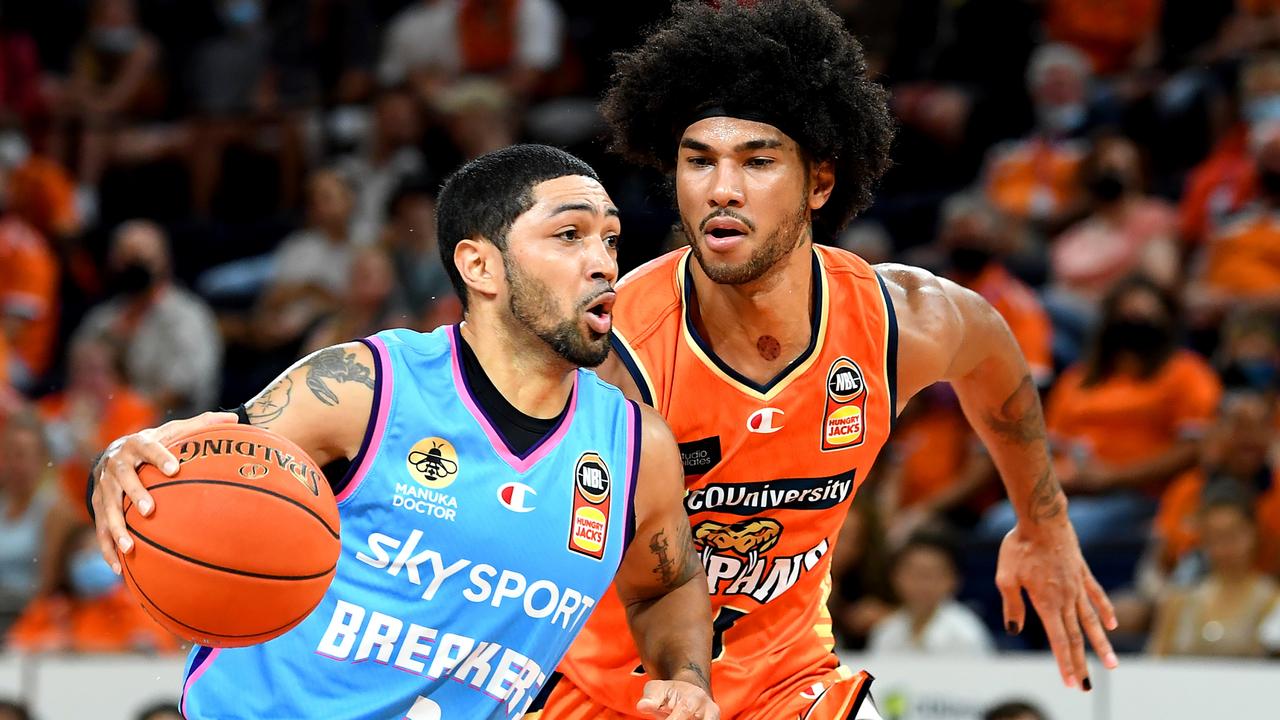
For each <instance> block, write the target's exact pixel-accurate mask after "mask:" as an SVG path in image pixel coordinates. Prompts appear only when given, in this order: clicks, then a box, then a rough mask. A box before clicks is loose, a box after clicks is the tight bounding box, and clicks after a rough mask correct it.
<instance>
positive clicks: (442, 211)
mask: <svg viewBox="0 0 1280 720" xmlns="http://www.w3.org/2000/svg"><path fill="white" fill-rule="evenodd" d="M568 175H585V176H586V177H589V178H591V179H593V180H596V181H597V182H598V181H599V180H600V177H599V176H598V175H596V171H595V170H594V169H592V167H591V166H590V165H588V164H587V163H585V162H583V161H582V160H580V159H578V158H576V157H574V156H573V155H570V154H569V153H567V152H565V151H564V150H560V149H559V148H553V147H550V146H548V145H512V146H510V147H506V148H503V149H501V150H495V151H494V152H491V153H486V154H484V155H481V156H480V157H478V158H476V159H475V160H472V161H471V162H469V163H467V164H466V165H463V166H462V167H461V168H458V170H457V171H456V172H454V173H453V174H452V175H450V176H449V179H448V180H446V181H445V183H444V187H443V188H441V189H440V197H439V198H438V199H437V202H436V236H437V238H438V240H439V243H440V260H441V261H442V262H443V263H444V269H445V270H446V271H447V272H448V273H449V280H450V281H452V282H453V289H454V290H455V291H457V293H458V299H459V300H461V301H462V309H463V310H464V311H465V310H466V309H467V304H468V303H467V285H466V283H464V282H463V281H462V275H461V274H460V273H459V272H458V267H457V266H456V265H454V263H453V252H454V250H456V249H457V247H458V243H459V242H460V241H462V240H465V239H467V238H476V237H483V238H484V239H486V240H488V241H489V242H491V243H493V244H494V245H496V246H498V249H500V250H503V251H504V252H505V251H506V249H507V231H508V230H510V229H511V224H512V223H513V222H515V220H516V218H518V217H520V215H522V214H523V213H525V212H526V211H527V210H528V209H529V208H531V207H533V203H534V198H533V188H534V186H536V185H537V184H538V183H542V182H546V181H547V180H554V179H556V178H559V177H565V176H568Z"/></svg>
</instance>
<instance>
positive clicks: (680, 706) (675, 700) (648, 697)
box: [636, 680, 720, 720]
mask: <svg viewBox="0 0 1280 720" xmlns="http://www.w3.org/2000/svg"><path fill="white" fill-rule="evenodd" d="M636 709H637V710H639V711H640V712H642V713H644V714H645V716H646V717H651V718H663V719H664V720H720V708H719V706H717V705H716V703H715V701H714V700H712V699H711V696H710V695H708V694H707V691H706V690H703V689H702V688H700V687H698V686H697V685H694V684H693V683H687V682H682V681H680V680H650V681H649V682H647V683H645V685H644V697H642V698H640V702H638V703H636Z"/></svg>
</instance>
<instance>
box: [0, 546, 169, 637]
mask: <svg viewBox="0 0 1280 720" xmlns="http://www.w3.org/2000/svg"><path fill="white" fill-rule="evenodd" d="M56 563H57V564H58V567H59V568H60V570H59V578H58V581H57V583H56V584H55V587H54V589H53V592H51V593H49V594H46V595H42V596H40V597H37V598H35V599H34V600H32V601H31V604H30V605H28V606H27V608H26V609H25V610H24V611H23V613H22V615H21V616H20V617H19V618H18V621H17V622H16V623H14V625H13V627H11V628H10V629H9V633H8V637H7V645H8V648H9V649H11V650H20V651H24V652H52V651H72V652H93V653H110V652H136V651H150V652H172V651H176V650H177V649H178V646H179V642H178V638H177V637H175V636H174V635H173V634H171V633H169V632H168V631H167V630H165V629H164V628H162V627H160V626H159V625H157V624H156V623H155V621H154V620H152V619H151V617H150V616H149V615H147V613H146V611H145V610H143V609H142V607H141V606H140V605H138V603H137V601H136V600H134V599H133V596H132V595H131V594H130V593H129V590H128V588H126V587H125V584H124V580H123V579H122V578H121V577H120V576H119V575H116V574H115V573H114V572H112V571H111V566H109V565H107V563H106V562H105V561H103V559H102V553H100V552H99V551H98V549H97V545H96V541H95V535H94V532H93V526H92V525H82V526H78V527H76V529H74V530H73V531H71V532H70V533H69V535H68V537H67V538H66V539H65V541H64V542H63V547H62V552H61V553H60V554H59V557H58V558H57V560H56Z"/></svg>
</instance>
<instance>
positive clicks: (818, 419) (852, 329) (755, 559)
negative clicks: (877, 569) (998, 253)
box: [560, 246, 897, 718]
mask: <svg viewBox="0 0 1280 720" xmlns="http://www.w3.org/2000/svg"><path fill="white" fill-rule="evenodd" d="M691 262H696V260H694V259H692V258H691V255H690V253H689V251H688V250H687V249H686V250H680V251H676V252H674V253H670V254H667V255H665V256H663V257H660V258H658V259H656V260H653V261H652V262H650V263H648V264H646V265H644V266H642V267H640V268H638V269H637V270H635V271H634V272H633V273H631V274H630V275H628V276H627V277H626V278H624V279H623V281H622V282H620V283H619V286H618V301H617V304H616V305H615V306H614V318H613V320H614V332H615V340H614V347H615V349H616V350H617V352H618V354H619V355H620V356H621V358H622V360H623V362H624V364H625V365H627V367H628V369H629V370H630V371H631V374H632V376H633V377H634V378H635V379H636V382H637V384H638V385H639V386H640V388H641V393H642V394H643V395H644V396H645V400H646V401H648V402H649V404H651V405H653V406H654V407H655V408H656V409H657V410H658V411H659V412H661V413H662V415H663V416H664V417H665V418H666V419H667V422H668V423H669V424H670V425H671V429H672V430H673V431H674V432H675V436H676V439H677V440H678V441H679V443H680V452H681V456H682V460H683V461H684V468H685V487H686V493H685V500H684V503H685V510H686V511H687V512H688V514H689V519H690V522H691V524H692V526H693V534H694V539H695V542H696V545H697V549H698V551H699V552H700V553H701V557H702V562H703V565H704V567H705V568H706V572H707V582H708V586H709V588H710V591H711V600H712V611H713V613H714V618H715V636H714V642H713V648H712V655H713V662H712V684H713V689H714V691H715V695H716V700H717V701H718V702H719V703H720V705H721V708H722V711H723V713H724V717H726V718H732V717H734V716H735V715H737V714H739V713H740V712H743V711H747V710H749V709H750V708H752V707H754V706H756V705H758V704H763V703H767V702H769V701H770V700H771V699H772V698H773V697H774V696H775V695H777V694H779V693H781V692H784V691H785V692H788V693H790V692H794V691H795V682H796V681H797V680H802V679H805V678H810V677H816V676H817V675H819V674H821V673H823V672H828V673H829V672H830V671H831V670H832V669H835V668H836V667H837V665H838V664H839V662H838V660H837V659H836V657H835V655H834V654H833V653H832V649H833V646H834V639H833V637H832V632H831V618H830V616H829V615H828V613H827V609H826V600H827V595H828V592H829V590H830V586H831V580H830V568H831V552H832V549H833V548H834V547H835V544H836V537H837V536H838V535H839V532H840V527H841V525H842V524H843V523H844V519H845V515H846V514H847V512H848V509H849V504H850V501H851V500H852V498H853V495H854V493H855V492H856V491H857V488H858V486H859V485H860V484H861V482H862V481H863V479H864V478H865V477H866V475H867V472H868V471H869V470H870V468H871V464H872V462H874V460H875V458H876V454H877V453H878V452H879V451H880V448H881V446H882V445H883V444H884V442H885V440H886V438H887V437H888V435H889V429H890V425H891V422H892V419H893V417H894V407H895V387H894V383H895V364H896V358H897V325H896V321H895V319H894V313H893V307H892V304H891V301H890V300H889V297H888V292H887V290H886V289H885V287H884V285H883V284H882V283H881V281H880V279H879V277H878V276H877V275H876V273H875V271H874V270H873V269H872V268H871V266H870V265H868V264H867V263H866V262H865V261H863V260H862V259H861V258H859V257H857V256H856V255H853V254H851V253H847V252H844V251H842V250H836V249H832V248H828V247H823V246H815V251H814V259H813V268H814V275H813V277H814V284H813V312H812V313H811V316H812V322H813V334H812V340H811V342H810V346H809V348H808V349H807V350H806V351H805V352H804V354H803V355H801V356H800V357H799V358H797V359H796V360H795V361H794V362H792V363H791V364H790V365H789V366H788V367H787V368H785V369H784V370H783V371H782V373H781V374H780V375H778V376H777V377H776V378H774V379H773V381H771V382H769V383H768V384H766V385H758V384H756V383H754V382H752V381H750V380H748V379H746V378H744V377H742V376H740V375H738V374H737V373H736V372H734V370H733V369H732V368H730V367H728V366H727V365H726V364H724V363H723V362H721V361H720V360H719V359H718V358H717V357H716V356H715V355H714V353H713V352H712V351H711V349H710V345H709V344H707V343H706V342H704V341H703V340H702V339H701V338H700V337H699V336H698V335H697V330H696V329H695V328H694V327H693V326H692V324H691V323H690V321H689V318H688V315H687V306H688V303H687V299H688V293H690V292H691V291H692V280H691V276H690V271H689V267H688V266H689V263H691ZM638 541H639V542H643V539H639V540H638ZM639 665H640V659H639V655H638V653H637V651H636V649H635V646H634V644H633V643H632V641H631V639H630V634H629V633H628V630H627V626H626V617H625V614H624V611H623V609H622V606H621V604H620V602H619V601H618V598H617V594H616V593H614V592H610V593H609V594H608V595H607V596H606V597H605V598H604V600H603V601H602V602H601V604H600V605H599V606H597V608H596V610H595V612H594V614H593V615H592V616H591V619H590V621H589V622H588V623H587V625H586V627H585V629H584V631H583V632H582V634H581V635H580V636H579V637H578V639H577V641H576V642H575V644H574V645H573V647H572V648H571V650H570V652H569V655H568V656H567V657H566V659H565V660H564V661H563V662H562V664H561V666H560V670H561V671H562V672H563V673H564V674H565V675H566V676H567V677H568V678H569V679H570V680H572V681H573V683H574V684H576V685H577V686H578V687H579V688H581V689H582V691H583V692H584V693H585V694H586V695H587V696H588V697H590V698H591V699H592V700H593V701H594V702H597V703H600V704H602V705H605V706H607V707H609V708H611V709H613V710H615V711H618V712H622V713H626V714H634V712H635V711H634V707H635V702H636V699H637V698H639V697H640V695H641V693H642V688H643V685H644V681H645V680H647V679H648V678H646V677H644V676H642V675H641V674H640V673H638V672H635V671H636V670H637V669H638V667H639ZM841 670H843V669H841ZM804 687H808V684H807V682H806V683H805V684H804Z"/></svg>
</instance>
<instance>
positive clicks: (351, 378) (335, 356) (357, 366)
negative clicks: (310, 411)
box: [303, 348, 373, 405]
mask: <svg viewBox="0 0 1280 720" xmlns="http://www.w3.org/2000/svg"><path fill="white" fill-rule="evenodd" d="M303 365H304V366H305V367H306V368H307V388H308V389H310V390H311V394H312V395H315V396H316V399H318V400H319V401H320V402H322V403H324V404H325V405H337V404H338V394H337V393H335V392H334V391H333V390H331V389H330V388H329V385H328V383H326V382H325V381H326V380H337V381H338V382H340V383H343V382H358V383H360V384H361V385H364V386H365V387H367V388H369V389H370V390H372V389H373V371H372V370H370V368H369V366H367V365H364V364H362V363H359V362H356V354H355V353H344V352H343V351H342V350H340V349H339V348H325V349H324V350H321V351H320V352H317V353H316V354H315V355H312V356H311V357H310V358H308V359H307V361H306V362H304V363H303Z"/></svg>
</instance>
